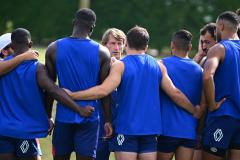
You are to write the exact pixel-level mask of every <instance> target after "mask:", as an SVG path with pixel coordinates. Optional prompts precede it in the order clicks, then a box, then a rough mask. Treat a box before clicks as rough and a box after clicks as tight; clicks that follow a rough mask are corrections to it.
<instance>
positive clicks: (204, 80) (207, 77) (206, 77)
mask: <svg viewBox="0 0 240 160" xmlns="http://www.w3.org/2000/svg"><path fill="white" fill-rule="evenodd" d="M212 79H213V75H212V74H207V73H204V74H203V83H205V82H208V81H209V80H212Z"/></svg>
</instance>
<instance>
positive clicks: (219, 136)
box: [213, 128, 223, 142]
mask: <svg viewBox="0 0 240 160" xmlns="http://www.w3.org/2000/svg"><path fill="white" fill-rule="evenodd" d="M213 136H214V140H215V141H216V142H220V140H221V139H222V138H223V132H222V130H221V129H219V128H218V129H217V130H216V131H215V132H214V133H213Z"/></svg>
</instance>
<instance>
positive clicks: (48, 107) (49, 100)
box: [45, 92, 54, 118]
mask: <svg viewBox="0 0 240 160" xmlns="http://www.w3.org/2000/svg"><path fill="white" fill-rule="evenodd" d="M53 101H54V99H53V98H52V97H51V96H50V94H49V93H48V92H45V106H46V112H47V115H48V118H52V108H53Z"/></svg>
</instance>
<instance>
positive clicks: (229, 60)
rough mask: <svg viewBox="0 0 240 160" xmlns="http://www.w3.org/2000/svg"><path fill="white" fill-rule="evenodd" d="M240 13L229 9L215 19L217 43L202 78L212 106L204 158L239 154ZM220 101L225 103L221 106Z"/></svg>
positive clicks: (212, 158) (204, 145)
mask: <svg viewBox="0 0 240 160" xmlns="http://www.w3.org/2000/svg"><path fill="white" fill-rule="evenodd" d="M239 21H240V20H239V16H237V14H236V13H234V12H230V11H226V12H223V13H222V14H220V15H219V16H218V18H217V21H216V32H217V35H216V36H217V41H218V43H217V44H216V45H214V46H213V47H212V48H210V50H209V52H208V54H207V61H206V64H205V66H204V72H203V82H204V91H205V94H206V101H207V106H208V107H209V108H208V110H209V112H208V116H207V121H206V126H205V128H204V134H203V149H204V153H203V159H210V160H222V159H224V156H225V153H226V151H227V150H229V152H228V154H229V155H230V156H229V159H231V160H236V159H239V157H240V125H239V124H240V101H239V99H240V70H239V68H240V40H239V37H238V35H237V30H238V26H239ZM218 101H222V102H223V103H222V104H221V105H220V106H218V105H216V104H217V103H216V102H218Z"/></svg>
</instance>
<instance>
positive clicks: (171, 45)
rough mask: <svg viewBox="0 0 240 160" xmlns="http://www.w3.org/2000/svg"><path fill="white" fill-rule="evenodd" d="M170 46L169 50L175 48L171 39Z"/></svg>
mask: <svg viewBox="0 0 240 160" xmlns="http://www.w3.org/2000/svg"><path fill="white" fill-rule="evenodd" d="M170 47H171V50H173V49H175V45H174V43H173V41H171V44H170Z"/></svg>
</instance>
